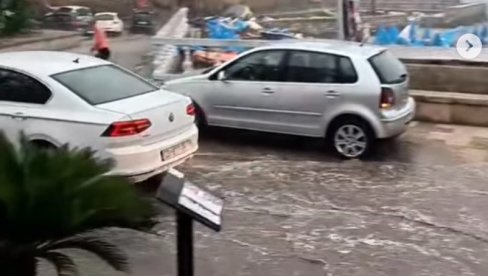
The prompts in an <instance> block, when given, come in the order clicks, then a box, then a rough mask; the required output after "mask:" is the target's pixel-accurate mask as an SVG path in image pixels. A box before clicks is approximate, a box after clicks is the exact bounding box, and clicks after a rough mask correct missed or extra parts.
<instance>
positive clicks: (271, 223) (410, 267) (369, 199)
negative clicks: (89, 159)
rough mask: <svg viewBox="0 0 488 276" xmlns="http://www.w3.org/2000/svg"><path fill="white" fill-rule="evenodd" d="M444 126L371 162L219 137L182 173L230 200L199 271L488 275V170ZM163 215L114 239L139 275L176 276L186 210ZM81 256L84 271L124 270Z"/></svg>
mask: <svg viewBox="0 0 488 276" xmlns="http://www.w3.org/2000/svg"><path fill="white" fill-rule="evenodd" d="M433 128H435V126H432V125H424V124H420V125H417V126H415V127H412V128H411V129H410V130H409V132H408V133H407V135H405V136H402V137H400V138H399V139H398V140H396V141H388V142H386V143H383V144H382V145H380V146H379V148H378V150H377V151H376V152H375V153H374V154H373V155H372V156H371V157H370V158H369V159H367V160H361V161H359V160H352V161H345V160H341V159H338V158H337V157H335V156H334V155H332V154H330V153H329V152H327V151H326V149H325V148H324V147H323V145H322V141H320V140H313V139H303V138H297V137H289V136H282V135H269V134H258V133H253V132H246V131H234V130H222V129H211V130H207V131H206V133H204V134H203V135H202V138H201V148H200V150H199V152H198V154H197V155H196V156H195V158H194V159H193V160H191V161H190V162H189V163H187V164H185V165H184V166H182V167H180V168H179V169H180V170H181V171H183V172H184V173H185V174H186V176H187V178H188V179H189V180H190V181H192V182H194V183H197V184H198V185H201V186H203V187H205V188H207V189H209V190H211V191H212V192H214V193H215V194H217V195H219V196H221V197H223V198H224V200H225V211H224V228H223V230H222V232H220V233H214V232H212V231H210V230H208V229H206V228H205V227H203V226H201V225H197V227H196V235H195V240H196V244H195V256H196V275H202V276H211V275H212V276H213V275H222V276H223V275H238V276H244V275H263V276H275V275H276V276H278V275H280V276H281V275H306V276H316V275H334V276H351V275H358V276H370V275H371V276H379V275H388V276H390V275H419V276H420V275H429V276H432V275H442V276H459V275H487V273H488V261H487V260H486V256H488V225H487V224H488V215H487V212H486V210H487V207H488V203H487V198H488V187H487V185H486V176H487V172H488V163H486V162H484V161H482V162H480V161H479V160H478V159H475V158H469V156H470V154H463V153H466V152H468V153H472V151H470V150H471V149H470V148H469V147H453V146H450V145H447V144H446V142H445V141H441V140H439V139H431V138H429V137H430V136H429V133H431V132H432V130H433ZM483 150H484V149H480V148H478V151H483ZM146 196H152V194H151V193H150V192H148V191H146ZM155 202H156V201H155ZM158 209H159V210H160V215H159V217H158V220H159V223H158V225H157V226H156V227H155V229H153V233H152V234H142V233H134V232H127V231H121V230H115V229H111V230H107V231H105V232H103V233H102V235H103V236H104V237H106V238H107V239H109V240H110V241H113V242H115V243H117V244H119V245H120V246H121V247H122V248H123V249H124V250H125V251H126V252H127V253H128V254H129V256H130V257H131V261H132V262H133V268H134V273H133V275H140V276H156V275H168V276H169V275H176V272H175V258H176V257H175V256H176V251H175V232H174V229H175V222H174V213H173V212H172V211H171V210H170V209H168V208H167V207H165V206H160V205H158ZM78 257H79V259H78V260H79V263H81V267H82V268H83V271H84V274H82V275H118V274H115V273H113V272H112V271H111V270H109V269H106V267H105V266H103V265H102V264H100V263H98V262H96V261H94V260H93V259H91V258H89V257H87V256H84V255H79V256H78ZM94 273H96V274H94ZM43 276H44V275H43Z"/></svg>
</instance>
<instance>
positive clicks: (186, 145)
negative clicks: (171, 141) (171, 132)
mask: <svg viewBox="0 0 488 276" xmlns="http://www.w3.org/2000/svg"><path fill="white" fill-rule="evenodd" d="M190 147H191V141H185V142H183V143H180V144H178V145H176V146H173V147H170V148H167V149H165V150H162V151H161V159H162V160H163V161H168V160H171V159H173V158H175V157H178V156H180V155H183V154H185V153H186V152H188V151H189V150H190Z"/></svg>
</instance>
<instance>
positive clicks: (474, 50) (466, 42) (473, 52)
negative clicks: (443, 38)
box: [456, 34, 483, 59]
mask: <svg viewBox="0 0 488 276" xmlns="http://www.w3.org/2000/svg"><path fill="white" fill-rule="evenodd" d="M482 48H483V43H481V39H480V38H479V37H478V36H476V35H474V34H465V35H462V36H461V37H459V39H458V41H457V43H456V50H457V52H458V54H459V55H460V56H461V57H463V58H465V59H474V58H476V57H478V56H479V55H480V54H481V50H482Z"/></svg>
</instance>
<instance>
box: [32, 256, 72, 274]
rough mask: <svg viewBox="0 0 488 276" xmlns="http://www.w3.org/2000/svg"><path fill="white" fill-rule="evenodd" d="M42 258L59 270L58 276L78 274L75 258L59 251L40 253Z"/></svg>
mask: <svg viewBox="0 0 488 276" xmlns="http://www.w3.org/2000/svg"><path fill="white" fill-rule="evenodd" d="M39 258H42V259H44V260H46V261H48V262H50V263H51V264H52V265H53V266H54V267H55V268H56V271H57V272H58V276H78V271H77V270H76V265H75V263H74V262H73V260H72V259H71V258H70V257H69V256H67V255H65V254H62V253H59V252H45V253H42V254H40V255H39Z"/></svg>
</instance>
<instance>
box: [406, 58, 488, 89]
mask: <svg viewBox="0 0 488 276" xmlns="http://www.w3.org/2000/svg"><path fill="white" fill-rule="evenodd" d="M406 65H407V69H408V71H409V74H410V87H411V88H412V89H420V90H433V91H444V92H464V93H474V94H486V95H488V78H487V77H486V76H488V67H485V66H449V65H437V64H412V63H407V64H406Z"/></svg>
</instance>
